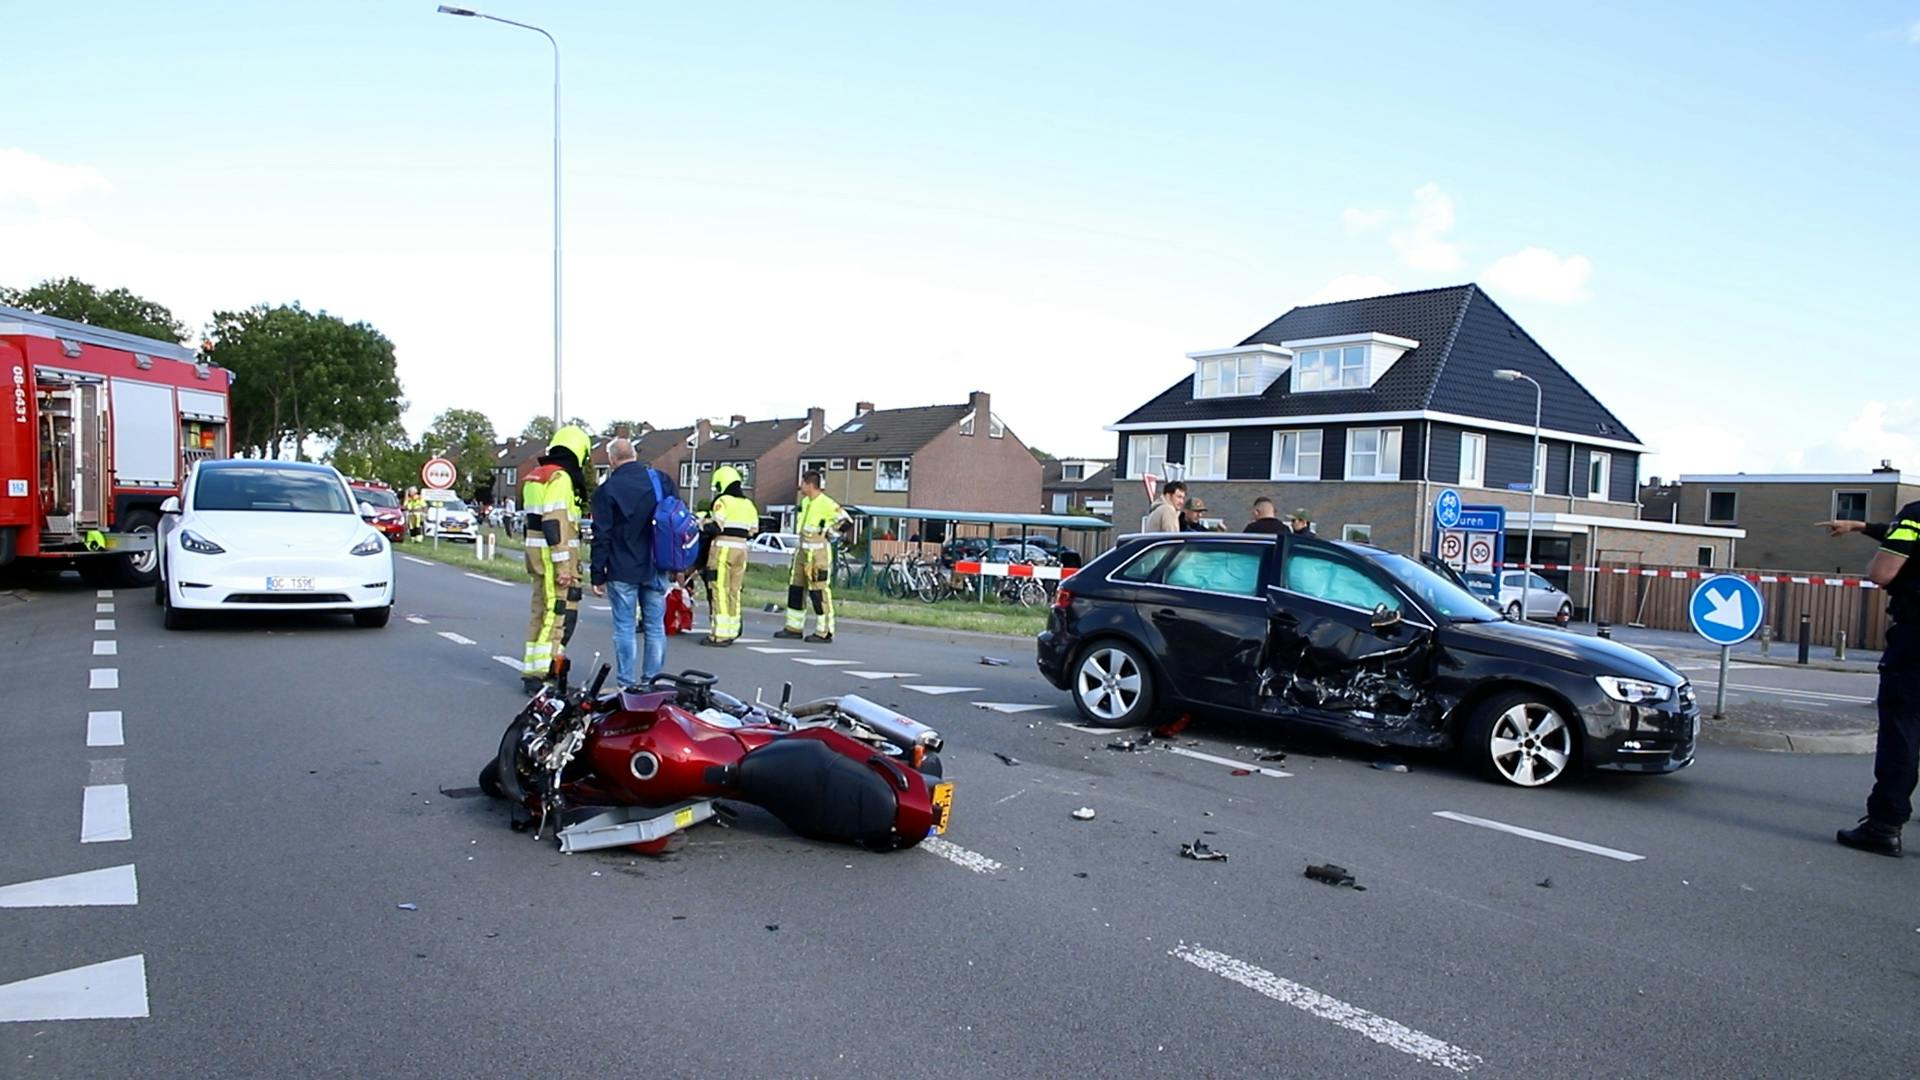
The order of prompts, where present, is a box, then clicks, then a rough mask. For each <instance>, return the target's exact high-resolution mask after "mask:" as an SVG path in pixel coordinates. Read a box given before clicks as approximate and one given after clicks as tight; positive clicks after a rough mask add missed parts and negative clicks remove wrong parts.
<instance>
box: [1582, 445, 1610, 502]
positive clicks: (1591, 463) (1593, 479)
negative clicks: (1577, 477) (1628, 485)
mask: <svg viewBox="0 0 1920 1080" xmlns="http://www.w3.org/2000/svg"><path fill="white" fill-rule="evenodd" d="M1612 485H1613V455H1612V454H1602V453H1598V452H1595V453H1594V455H1593V457H1592V458H1590V459H1589V460H1588V462H1587V498H1589V499H1598V500H1600V501H1601V502H1606V501H1607V500H1608V499H1609V498H1611V497H1612V495H1611V492H1612V491H1613V486H1612Z"/></svg>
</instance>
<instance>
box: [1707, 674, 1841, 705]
mask: <svg viewBox="0 0 1920 1080" xmlns="http://www.w3.org/2000/svg"><path fill="white" fill-rule="evenodd" d="M1719 685H1720V684H1719V683H1718V682H1713V681H1705V682H1702V681H1699V680H1696V681H1695V682H1694V684H1693V688H1694V689H1695V690H1712V689H1715V688H1717V687H1719ZM1727 690H1728V692H1729V693H1731V692H1734V691H1741V692H1745V693H1749V694H1771V695H1773V696H1775V697H1797V698H1807V699H1809V700H1819V701H1843V702H1847V703H1850V704H1854V705H1871V704H1873V700H1874V699H1873V698H1870V697H1861V696H1859V695H1858V694H1834V693H1829V692H1827V691H1825V690H1795V689H1793V688H1791V687H1786V686H1748V685H1746V684H1744V683H1728V684H1727Z"/></svg>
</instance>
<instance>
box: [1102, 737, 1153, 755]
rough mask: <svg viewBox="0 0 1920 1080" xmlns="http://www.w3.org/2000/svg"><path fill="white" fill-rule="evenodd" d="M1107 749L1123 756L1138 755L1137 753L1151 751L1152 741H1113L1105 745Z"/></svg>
mask: <svg viewBox="0 0 1920 1080" xmlns="http://www.w3.org/2000/svg"><path fill="white" fill-rule="evenodd" d="M1107 749H1109V750H1118V751H1120V752H1121V753H1123V754H1138V753H1141V752H1144V751H1147V750H1151V749H1153V740H1152V739H1150V738H1148V739H1115V740H1114V741H1112V742H1110V743H1108V744H1107Z"/></svg>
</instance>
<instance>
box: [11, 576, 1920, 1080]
mask: <svg viewBox="0 0 1920 1080" xmlns="http://www.w3.org/2000/svg"><path fill="white" fill-rule="evenodd" d="M400 597H401V601H400V609H399V610H400V612H401V613H402V614H404V615H406V616H410V617H407V618H402V617H398V616H396V618H395V620H394V622H393V624H392V625H391V626H389V627H388V628H386V629H384V630H377V631H376V630H357V629H354V628H353V627H352V626H351V624H350V623H349V622H347V621H346V620H344V619H338V620H336V619H330V618H308V617H273V618H264V619H246V620H240V621H236V622H233V623H228V624H223V625H220V626H217V627H215V628H211V629H206V630H201V631H196V632H190V633H168V632H166V631H164V630H162V629H161V628H160V621H159V613H158V611H157V609H155V608H153V607H152V606H151V604H150V597H149V596H147V595H146V594H144V593H125V592H122V593H121V594H120V595H117V596H112V597H99V596H96V595H95V594H94V590H91V589H82V588H80V587H79V586H78V585H77V584H72V585H69V586H68V587H66V588H62V589H55V590H51V591H44V592H39V593H35V594H31V596H30V598H29V599H28V600H26V601H25V602H19V601H13V602H9V601H7V600H6V599H4V598H0V641H4V643H5V645H6V648H5V649H4V650H0V678H4V680H5V685H6V686H7V687H8V690H9V692H8V694H7V698H6V706H5V713H4V719H0V734H3V735H4V736H5V739H6V745H7V747H8V749H9V752H8V753H6V754H5V755H0V822H3V823H4V825H5V829H6V835H7V837H8V842H7V843H6V844H5V845H0V1075H4V1076H7V1077H9V1078H12V1077H21V1078H28V1077H111V1076H123V1075H131V1076H141V1077H173V1076H181V1077H187V1076H194V1077H200V1076H207V1077H228V1076H233V1077H243V1076H260V1075H284V1076H339V1077H366V1076H435V1077H437V1076H453V1075H472V1074H480V1075H500V1076H513V1075H531V1074H534V1073H535V1072H539V1073H542V1074H549V1075H569V1074H587V1073H604V1074H617V1075H630V1074H642V1073H644V1074H647V1075H657V1076H668V1077H674V1076H709V1075H715V1074H727V1075H738V1076H780V1077H792V1076H835V1077H839V1076H926V1077H948V1078H950V1077H961V1076H966V1077H974V1076H987V1077H1000V1076H1005V1077H1033V1076H1121V1075H1125V1076H1182V1077H1191V1076H1223V1077H1224V1076H1262V1077H1265V1076H1275V1075H1290V1076H1331V1075H1346V1076H1369V1077H1371V1076H1430V1075H1443V1074H1446V1073H1448V1072H1453V1073H1467V1074H1470V1075H1474V1076H1495V1077H1499V1076H1514V1077H1539V1076H1599V1075H1604V1076H1619V1077H1666V1076H1671V1075H1675V1074H1680V1075H1688V1076H1691V1077H1699V1078H1705V1077H1738V1078H1746V1077H1757V1076H1783V1077H1785V1076H1791V1077H1814V1076H1848V1077H1856V1076H1897V1075H1910V1074H1911V1072H1912V1062H1913V1061H1914V1060H1915V1057H1916V1053H1920V1033H1916V1031H1915V1029H1914V1026H1913V1023H1912V1018H1913V1001H1914V992H1915V989H1916V986H1920V899H1916V897H1917V896H1920V893H1917V892H1916V888H1915V886H1916V883H1920V877H1916V875H1917V874H1920V866H1916V865H1915V864H1913V863H1912V862H1904V861H1902V862H1896V861H1893V860H1887V859H1878V858H1873V857H1870V856H1864V855H1860V854H1857V853H1854V852H1850V851H1847V850H1845V849H1842V848H1840V847H1838V846H1836V845H1835V844H1834V843H1833V842H1832V833H1833V829H1834V828H1835V827H1836V826H1839V825H1843V824H1847V823H1850V822H1851V821H1852V820H1853V818H1854V817H1855V816H1856V815H1857V814H1858V812H1859V811H1858V806H1859V802H1860V799H1861V797H1862V796H1863V794H1864V792H1865V790H1866V787H1867V785H1868V782H1869V775H1870V763H1869V761H1868V759H1866V758H1864V757H1859V756H1845V755H1831V756H1830V755H1787V754H1769V753H1761V752H1755V751H1747V750H1740V749H1733V748H1726V747H1718V746H1712V745H1709V746H1706V747H1703V749H1702V750H1701V753H1700V759H1699V762H1698V763H1697V764H1696V766H1695V767H1694V768H1692V769H1690V770H1688V771H1686V772H1683V773H1680V774H1676V775H1673V776H1666V777H1621V776H1611V775H1600V776H1589V777H1579V778H1576V779H1574V780H1572V781H1571V782H1569V783H1567V784H1566V785H1563V786H1561V787H1558V788H1555V789H1551V790H1547V791H1534V792H1528V791H1519V790H1513V789H1506V788H1501V787H1497V786H1494V785H1492V784H1489V783H1487V782H1484V781H1482V780H1480V779H1478V778H1477V777H1476V776H1473V775H1470V774H1469V773H1468V772H1466V771H1465V770H1464V769H1462V768H1460V767H1458V766H1457V765H1455V764H1453V763H1452V762H1450V761H1448V760H1446V759H1443V758H1439V757H1422V756H1413V757H1404V758H1402V759H1401V760H1403V761H1404V762H1405V763H1406V764H1407V765H1408V766H1409V770H1410V771H1408V772H1404V773H1399V772H1389V771H1382V770H1378V769H1375V768H1373V767H1372V766H1371V758H1370V757H1369V756H1368V755H1367V754H1366V753H1364V752H1361V751H1359V750H1358V749H1357V748H1352V747H1345V746H1342V745H1339V744H1328V743H1321V742H1305V741H1297V740H1294V741H1289V740H1286V739H1283V738H1281V737H1280V733H1278V732H1276V731H1273V730H1267V729H1262V728H1259V727H1254V726H1236V725H1226V724H1220V723H1214V722H1209V721H1206V720H1201V721H1199V722H1197V723H1196V724H1195V725H1194V726H1193V727H1191V728H1189V729H1188V730H1187V731H1186V732H1184V733H1183V734H1182V736H1181V739H1180V741H1179V743H1178V749H1179V750H1180V751H1183V752H1184V753H1175V752H1172V751H1169V750H1154V751H1151V752H1146V753H1121V752H1115V751H1110V750H1108V749H1105V744H1106V743H1107V742H1108V741H1109V739H1110V738H1111V736H1108V735H1105V734H1096V733H1090V732H1085V731H1081V730H1078V729H1076V728H1074V727H1069V726H1064V725H1067V724H1071V723H1074V722H1076V718H1075V716H1074V714H1073V712H1072V710H1071V706H1070V705H1069V704H1068V703H1067V701H1066V699H1065V696H1064V695H1063V694H1061V693H1059V692H1057V691H1054V690H1053V689H1052V688H1051V687H1049V686H1047V685H1046V684H1045V683H1044V682H1043V681H1042V680H1041V679H1040V678H1039V676H1038V675H1037V673H1035V672H1034V670H1033V668H1032V657H1031V648H1030V646H1027V645H1025V644H1024V643H1022V642H1018V641H1012V640H1008V639H1004V638H999V639H995V638H987V637H976V636H971V635H960V634H954V635H943V634H938V633H932V632H919V631H910V630H905V629H902V628H893V627H889V628H872V627H863V626H855V625H852V624H843V626H842V628H841V633H840V640H839V641H838V642H836V643H835V644H834V645H832V646H825V647H822V646H807V647H805V649H804V651H802V652H764V651H756V649H776V648H783V647H788V645H789V643H784V642H783V643H774V642H771V641H766V642H761V643H753V644H749V645H742V646H736V647H735V648H733V649H731V650H725V651H721V650H710V649H701V648H698V647H696V646H694V645H693V643H692V641H691V640H690V639H687V638H677V639H675V640H674V644H673V646H672V650H671V656H670V665H672V666H674V667H685V666H704V667H708V668H710V669H711V670H714V671H716V672H717V673H718V674H720V675H721V676H722V679H723V685H727V686H729V687H730V688H732V689H734V690H735V691H736V692H739V691H744V692H745V694H747V695H750V694H751V693H752V692H753V691H754V690H755V689H756V688H764V689H765V691H766V692H767V693H768V695H769V696H771V695H774V694H777V693H778V692H779V685H780V684H781V683H782V682H783V681H787V680H791V681H792V682H793V683H794V684H795V688H796V695H797V696H799V697H802V698H804V697H808V696H816V695H825V694H832V693H840V692H845V691H848V690H858V691H859V692H862V693H866V694H868V695H870V696H872V697H874V698H876V699H877V700H880V701H883V702H886V703H888V704H891V705H894V706H895V707H898V708H900V709H902V710H903V711H906V712H908V713H910V714H912V715H914V716H916V717H918V718H920V719H922V720H925V721H927V722H929V723H931V724H933V725H935V726H936V727H938V728H939V729H940V730H941V731H942V732H943V733H944V734H945V735H946V736H947V739H948V743H949V748H950V749H949V752H948V753H947V754H946V755H945V757H946V761H947V767H948V775H949V776H950V777H952V778H954V779H955V780H956V781H957V793H956V801H955V807H954V819H953V826H952V829H951V830H950V832H949V833H948V835H947V837H946V839H947V841H948V843H946V844H942V845H923V846H922V848H921V849H919V850H916V851H912V852H906V853H900V854H896V855H889V856H876V855H871V854H867V853H864V852H859V851H855V850H851V849H840V848H834V847H829V846H824V845H818V844H813V843H810V842H806V841H802V840H798V839H796V838H794V837H792V836H790V835H788V834H786V833H785V832H784V831H783V830H782V829H781V828H780V827H779V826H778V824H777V823H775V822H774V821H772V819H770V818H768V817H766V816H765V815H762V814H760V813H759V812H757V811H753V810H747V811H745V812H744V814H743V817H742V819H741V822H740V824H739V826H738V827H736V828H734V829H731V830H721V829H717V828H714V827H711V826H703V827H701V828H699V829H696V830H695V832H694V833H693V843H691V844H690V845H689V846H688V847H687V848H686V849H684V850H683V851H682V852H681V853H680V854H678V855H675V856H672V857H670V858H667V859H662V860H654V859H646V858H641V857H635V856H630V855H627V854H616V853H606V852H600V853H591V854H585V855H577V856H561V855H559V854H557V853H556V852H555V851H554V849H553V848H552V847H551V846H550V845H545V844H536V843H534V842H532V841H531V840H529V839H528V838H527V837H525V836H524V835H518V834H515V833H512V832H511V831H509V830H508V829H507V828H506V827H505V815H504V813H503V811H502V810H501V809H500V808H499V807H498V806H496V805H493V804H491V803H489V802H488V801H487V800H485V799H483V798H475V797H467V796H466V793H465V792H464V791H463V790H462V789H470V788H471V787H472V786H473V784H474V776H475V773H476V772H477V770H478V767H479V766H480V764H481V762H482V761H483V760H484V759H485V758H486V757H487V756H488V755H489V754H490V753H491V750H492V748H493V746H494V744H495V741H496V740H497V738H498V735H499V732H500V730H501V728H502V727H503V726H504V725H505V723H506V721H507V720H508V719H509V718H510V716H511V715H512V713H513V712H514V711H515V709H516V708H517V706H518V703H519V697H518V685H517V683H518V680H517V674H516V673H515V672H514V671H512V670H509V668H508V666H507V665H505V664H502V663H500V662H499V661H498V660H496V659H495V658H496V657H516V656H517V655H518V653H519V642H518V638H519V635H520V633H521V632H522V630H523V627H524V622H525V614H524V611H525V605H526V593H525V591H524V589H522V588H520V587H518V586H508V585H503V584H499V583H495V582H491V581H487V580H485V579H481V578H478V577H472V576H468V575H465V574H463V573H462V572H461V571H459V570H457V569H453V568H450V567H446V566H441V565H418V564H415V563H413V562H410V561H402V562H401V563H400ZM99 605H112V606H113V610H111V611H100V610H97V609H98V606H99ZM776 626H777V619H776V617H773V616H767V615H755V616H752V617H750V619H749V630H748V633H749V636H751V637H756V638H761V639H765V638H767V637H768V635H769V633H770V632H771V630H772V629H774V628H775V627H776ZM96 627H99V629H96ZM607 628H608V623H607V614H606V613H605V612H604V611H602V610H597V609H596V608H595V606H593V605H591V604H590V605H589V607H588V610H587V612H586V619H585V621H584V622H583V625H582V627H581V629H580V632H579V635H578V636H577V638H576V640H575V645H574V652H575V654H576V656H580V657H582V658H585V657H588V656H590V655H591V654H592V652H593V651H594V650H595V649H596V647H597V646H596V644H595V643H596V642H599V641H604V639H605V636H606V633H607ZM97 642H111V643H112V649H113V651H112V653H111V654H110V655H96V650H101V649H103V648H104V647H103V646H100V645H97V644H96V643H97ZM598 647H602V648H604V646H598ZM983 656H993V657H999V658H1004V659H1007V660H1009V661H1010V663H1009V664H1008V665H1006V666H988V665H985V664H982V663H980V660H981V657H983ZM809 660H812V661H852V663H839V664H807V663H804V661H809ZM96 671H97V672H99V674H95V672H96ZM109 672H110V673H111V674H107V673H109ZM1694 674H1707V673H1704V672H1703V673H1694ZM882 675H885V676H888V677H881V676H882ZM1735 675H1736V676H1737V677H1738V678H1739V680H1740V681H1741V682H1742V683H1751V684H1752V685H1756V686H1758V685H1767V684H1768V679H1769V677H1770V673H1762V672H1751V671H1739V672H1736V673H1735ZM90 685H98V686H100V687H101V688H99V689H89V686H90ZM930 691H947V692H930ZM1835 692H1836V693H1837V692H1839V691H1835ZM116 712H117V713H118V714H119V716H118V717H117V718H116V717H113V716H112V715H111V714H113V713H116ZM95 714H97V715H95ZM116 719H117V720H118V724H117V725H116V724H115V720H116ZM116 726H117V727H118V729H119V730H118V731H116V730H115V728H116ZM90 735H91V741H92V742H93V743H94V744H95V745H89V741H90ZM116 735H118V736H119V740H118V741H119V745H115V744H114V742H115V738H114V737H115V736H116ZM1273 748H1285V749H1287V750H1288V751H1289V754H1290V756H1289V757H1288V758H1287V759H1286V761H1285V762H1283V763H1275V762H1259V761H1257V760H1256V757H1257V755H1258V754H1260V753H1261V752H1264V751H1266V750H1269V749H1273ZM996 753H999V754H1006V755H1009V756H1011V757H1013V758H1014V759H1015V760H1016V761H1017V762H1018V764H1015V765H1009V764H1004V763H1003V762H1002V761H1001V760H1000V759H999V758H998V757H996V756H995V755H996ZM1199 755H1206V756H1199ZM1255 766H1258V767H1260V768H1263V769H1265V770H1266V772H1264V773H1263V772H1260V771H1249V772H1247V774H1246V775H1236V772H1237V771H1246V770H1248V769H1252V768H1253V767H1255ZM1270 773H1281V774H1284V775H1269V774H1270ZM122 786H123V787H124V792H125V800H124V803H122V802H121V801H120V797H119V792H118V790H117V789H119V788H121V787H122ZM442 789H445V790H446V791H448V792H452V793H454V794H453V797H450V796H449V795H448V794H443V792H442ZM83 791H84V794H83ZM122 805H124V806H125V807H126V808H127V815H126V821H125V826H126V827H125V829H124V832H125V833H126V834H127V837H126V838H124V839H116V838H115V837H117V836H119V835H120V832H118V831H116V830H117V829H118V828H119V826H120V825H121V824H122V823H121V820H120V818H119V816H118V809H119V807H120V806H122ZM1081 806H1086V807H1091V808H1093V809H1094V810H1095V812H1096V815H1097V816H1096V817H1095V818H1094V820H1092V821H1087V822H1080V821H1075V820H1074V819H1073V818H1072V817H1071V816H1070V814H1071V812H1072V811H1073V810H1074V809H1075V808H1077V807H1081ZM1441 813H1446V814H1451V815H1458V816H1456V817H1440V816H1436V815H1438V814H1441ZM1461 817H1465V818H1469V819H1475V821H1478V822H1481V824H1476V823H1474V821H1463V820H1460V818H1461ZM1485 823H1492V824H1491V825H1489V824H1485ZM1493 826H1507V827H1513V828H1520V829H1525V830H1530V831H1532V832H1533V833H1535V834H1537V835H1538V836H1544V837H1546V839H1541V838H1536V836H1529V835H1522V834H1518V833H1515V832H1512V831H1508V830H1505V829H1501V828H1497V827H1493ZM83 830H88V831H90V832H91V833H92V836H91V837H89V838H86V839H87V842H82V841H83ZM1196 838H1204V839H1206V840H1207V841H1208V842H1210V843H1212V844H1213V845H1214V846H1215V847H1217V848H1219V849H1222V850H1225V851H1227V852H1229V853H1230V854H1231V858H1230V859H1229V860H1228V861H1226V862H1211V863H1201V862H1194V861H1191V860H1186V859H1182V858H1180V857H1179V846H1180V843H1181V842H1182V841H1190V840H1194V839H1196ZM1567 842H1573V843H1576V844H1580V845H1584V846H1582V847H1570V846H1566V844H1567ZM1322 862H1334V863H1338V864H1340V865H1342V866H1344V867H1346V868H1348V870H1350V871H1351V872H1352V873H1353V875H1354V876H1355V878H1356V879H1357V881H1358V883H1359V884H1360V885H1363V886H1365V890H1364V891H1357V890H1354V889H1348V888H1335V887H1330V886H1327V885H1323V884H1319V883H1317V882H1314V881H1310V880H1307V879H1306V878H1305V877H1303V876H1302V871H1303V869H1304V868H1305V867H1306V866H1307V865H1308V864H1309V863H1322ZM126 866H132V867H134V868H135V870H134V871H133V872H131V873H129V872H127V871H124V870H120V869H118V868H120V867H126ZM92 871H99V872H100V873H93V874H91V875H90V876H89V877H87V878H85V879H80V880H77V881H76V880H74V879H67V880H66V881H64V882H55V883H47V879H49V878H54V877H57V876H59V875H70V874H82V873H87V872H92ZM36 882H38V883H42V884H38V885H34V884H32V883H36ZM14 886H19V887H17V888H10V887H14ZM78 901H86V903H85V904H84V905H81V906H74V905H75V904H76V902H78ZM129 901H133V902H129ZM401 904H412V905H415V908H416V910H403V909H402V908H400V907H399V905H401ZM49 905H60V906H49ZM136 958H137V959H136ZM88 965H100V966H98V967H92V968H90V969H88V970H84V971H81V972H79V973H78V974H70V975H62V974H61V973H71V972H74V970H75V969H80V968H86V967H87V966H88ZM43 977H45V978H43ZM34 979H39V981H37V982H23V980H34ZM48 1015H64V1016H76V1017H78V1016H87V1017H95V1018H94V1019H70V1020H51V1019H37V1017H45V1016H48Z"/></svg>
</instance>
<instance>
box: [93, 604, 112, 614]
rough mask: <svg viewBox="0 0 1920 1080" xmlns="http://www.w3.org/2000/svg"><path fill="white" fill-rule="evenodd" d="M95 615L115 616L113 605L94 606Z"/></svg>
mask: <svg viewBox="0 0 1920 1080" xmlns="http://www.w3.org/2000/svg"><path fill="white" fill-rule="evenodd" d="M93 613H94V614H95V615H111V614H113V605H112V604H95V605H93Z"/></svg>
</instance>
